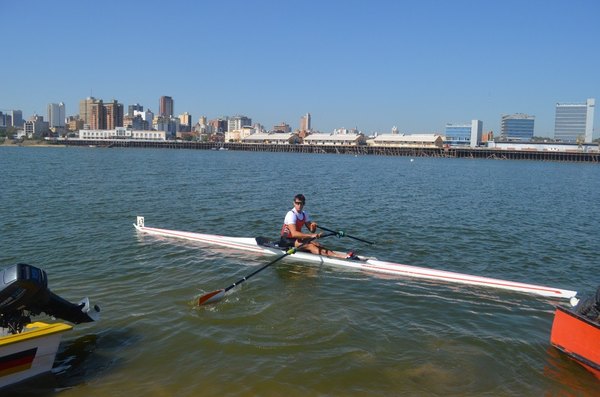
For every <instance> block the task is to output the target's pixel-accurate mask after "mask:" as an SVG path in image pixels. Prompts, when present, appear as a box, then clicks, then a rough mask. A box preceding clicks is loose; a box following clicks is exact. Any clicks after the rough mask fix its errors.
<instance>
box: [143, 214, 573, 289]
mask: <svg viewBox="0 0 600 397" xmlns="http://www.w3.org/2000/svg"><path fill="white" fill-rule="evenodd" d="M133 226H134V227H135V229H136V230H137V231H138V232H141V233H146V234H151V235H155V236H161V237H172V238H178V239H185V240H190V241H196V242H199V243H203V244H208V245H217V246H222V247H227V248H234V249H238V250H244V251H250V252H256V253H260V254H264V255H279V256H281V255H283V254H285V253H286V250H285V249H282V248H280V247H277V246H276V245H275V244H272V243H270V242H268V240H266V239H264V238H261V237H257V238H253V237H228V236H221V235H214V234H202V233H192V232H183V231H177V230H168V229H159V228H154V227H148V226H145V224H144V217H143V216H138V217H137V223H134V224H133ZM283 260H295V261H303V262H309V263H317V264H327V265H331V266H336V267H343V268H349V269H357V270H361V271H365V272H369V273H382V274H391V275H396V276H403V277H412V278H420V279H428V280H437V281H442V282H447V283H458V284H469V285H477V286H483V287H490V288H499V289H504V290H511V291H518V292H524V293H528V294H534V295H541V296H546V297H553V298H566V299H568V298H572V297H574V296H575V295H577V291H570V290H565V289H559V288H553V287H545V286H542V285H534V284H526V283H520V282H516V281H508V280H500V279H495V278H489V277H481V276H474V275H470V274H464V273H456V272H449V271H444V270H436V269H429V268H424V267H417V266H410V265H402V264H399V263H393V262H386V261H381V260H377V259H375V258H367V257H359V260H353V259H339V258H332V257H329V256H324V255H315V254H311V253H309V252H304V251H298V252H296V253H294V254H293V255H289V256H288V257H286V258H284V259H283Z"/></svg>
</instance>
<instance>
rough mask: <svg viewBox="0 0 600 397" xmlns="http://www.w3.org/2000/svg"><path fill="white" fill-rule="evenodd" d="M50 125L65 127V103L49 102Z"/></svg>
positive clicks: (51, 126)
mask: <svg viewBox="0 0 600 397" xmlns="http://www.w3.org/2000/svg"><path fill="white" fill-rule="evenodd" d="M48 125H49V126H50V128H64V127H65V125H66V115H65V104H64V103H62V102H61V103H49V104H48Z"/></svg>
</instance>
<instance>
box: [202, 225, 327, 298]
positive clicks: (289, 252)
mask: <svg viewBox="0 0 600 397" xmlns="http://www.w3.org/2000/svg"><path fill="white" fill-rule="evenodd" d="M334 234H336V233H335V232H332V233H329V234H325V235H323V236H321V238H323V237H327V236H333V235H334ZM315 239H316V237H313V238H311V239H308V240H307V241H306V242H304V243H302V244H300V245H299V246H297V247H292V248H290V249H289V250H287V251H286V253H285V254H283V255H281V256H280V257H278V258H277V259H275V260H273V261H271V262H269V263H267V264H266V265H264V266H262V267H261V268H259V269H257V270H255V271H253V272H252V273H250V274H249V275H247V276H246V277H243V278H241V279H239V280H238V281H236V282H235V283H233V284H231V285H230V286H229V287H227V288H223V289H218V290H216V291H213V292H209V293H208V294H204V295H202V296H201V297H200V298H198V306H201V305H205V304H207V303H214V302H217V301H220V300H221V299H222V298H223V296H225V293H226V292H227V291H229V290H230V289H232V288H233V287H235V286H236V285H240V284H241V283H243V282H244V281H246V280H248V279H249V278H250V277H252V276H254V275H255V274H257V273H259V272H262V271H263V270H265V269H266V268H267V267H269V266H271V265H272V264H274V263H276V262H279V261H280V260H282V259H283V258H285V257H286V256H288V255H292V254H295V253H296V251H298V249H299V248H302V247H303V246H305V245H306V244H308V243H310V242H311V241H313V240H315Z"/></svg>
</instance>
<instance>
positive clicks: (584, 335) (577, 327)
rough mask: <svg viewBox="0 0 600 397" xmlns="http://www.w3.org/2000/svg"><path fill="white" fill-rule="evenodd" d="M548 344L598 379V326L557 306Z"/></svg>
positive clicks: (599, 362) (599, 341) (599, 333)
mask: <svg viewBox="0 0 600 397" xmlns="http://www.w3.org/2000/svg"><path fill="white" fill-rule="evenodd" d="M550 343H552V345H553V346H555V347H556V348H557V349H559V350H560V351H562V352H564V353H565V354H567V355H568V356H569V357H571V358H572V359H574V360H575V361H577V362H578V363H579V364H581V365H583V366H584V367H585V368H586V369H587V370H589V371H591V372H592V373H593V374H594V375H595V376H596V377H597V378H598V379H600V324H597V323H594V322H592V321H591V320H589V319H587V318H586V317H584V316H581V315H580V314H578V313H576V312H575V311H573V310H569V309H565V308H562V307H560V306H557V307H556V311H555V313H554V321H553V323H552V332H551V334H550Z"/></svg>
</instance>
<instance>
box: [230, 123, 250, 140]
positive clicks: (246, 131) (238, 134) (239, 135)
mask: <svg viewBox="0 0 600 397" xmlns="http://www.w3.org/2000/svg"><path fill="white" fill-rule="evenodd" d="M255 132H256V130H255V129H254V128H253V127H251V126H249V125H246V126H243V127H241V128H239V129H236V130H232V131H227V132H225V142H242V141H243V140H244V139H245V138H247V137H249V136H250V135H252V134H254V133H255Z"/></svg>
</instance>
